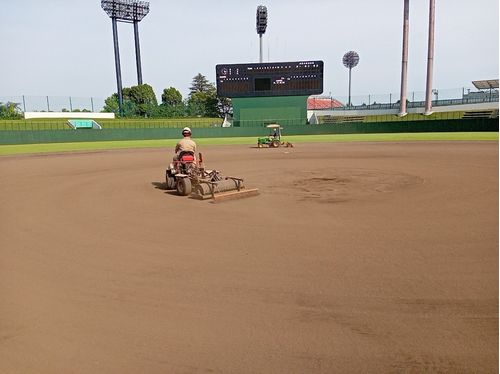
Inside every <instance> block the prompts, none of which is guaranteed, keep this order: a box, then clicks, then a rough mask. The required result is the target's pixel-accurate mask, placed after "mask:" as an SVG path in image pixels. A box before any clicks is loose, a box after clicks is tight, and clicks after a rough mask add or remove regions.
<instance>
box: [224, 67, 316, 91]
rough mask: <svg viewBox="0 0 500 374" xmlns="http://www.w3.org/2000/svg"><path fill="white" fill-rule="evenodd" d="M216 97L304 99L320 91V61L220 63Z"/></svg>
mask: <svg viewBox="0 0 500 374" xmlns="http://www.w3.org/2000/svg"><path fill="white" fill-rule="evenodd" d="M215 73H216V80H217V95H218V96H220V97H260V96H306V95H307V96H308V95H317V94H321V93H322V92H323V61H296V62H268V63H260V64H257V63H256V64H220V65H216V67H215Z"/></svg>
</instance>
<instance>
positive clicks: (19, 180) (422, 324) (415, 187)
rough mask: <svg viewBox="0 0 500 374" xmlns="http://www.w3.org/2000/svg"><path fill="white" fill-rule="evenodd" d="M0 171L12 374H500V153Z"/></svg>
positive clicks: (79, 164) (1, 329)
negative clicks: (187, 187)
mask: <svg viewBox="0 0 500 374" xmlns="http://www.w3.org/2000/svg"><path fill="white" fill-rule="evenodd" d="M200 151H201V152H203V155H204V159H205V163H206V166H207V167H208V168H215V169H218V170H220V171H222V172H223V174H224V175H231V176H237V177H242V178H244V179H245V183H246V185H247V186H248V187H257V188H259V190H260V195H259V196H257V197H252V198H248V199H242V200H235V201H228V202H224V203H221V204H213V203H210V202H208V201H198V200H195V199H190V198H186V197H179V196H176V195H175V194H174V193H173V192H169V191H165V190H163V189H161V187H162V182H163V181H164V179H163V178H164V170H165V168H166V166H167V164H168V162H169V161H170V160H171V156H172V150H170V149H148V150H126V151H124V150H119V151H107V152H89V153H73V154H58V155H34V156H18V157H2V158H0V172H1V175H2V177H1V180H0V209H1V210H0V214H1V226H0V300H1V302H0V372H1V373H9V374H13V373H16V374H17V373H23V374H29V373H37V374H48V373H50V374H53V373H120V374H127V373H130V374H132V373H133V374H136V373H148V374H149V373H390V372H397V373H401V372H405V373H423V372H425V373H431V372H432V373H433V372H446V373H462V372H474V373H491V372H497V371H498V358H499V357H498V350H499V347H498V227H499V225H498V224H499V222H498V207H499V205H498V203H499V202H498V196H499V191H498V178H499V175H498V142H408V143H318V144H298V145H297V146H296V147H295V148H286V149H285V148H278V149H257V148H253V147H248V146H218V147H215V146H206V147H203V149H200Z"/></svg>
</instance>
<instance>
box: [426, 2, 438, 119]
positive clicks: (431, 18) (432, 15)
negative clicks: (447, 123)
mask: <svg viewBox="0 0 500 374" xmlns="http://www.w3.org/2000/svg"><path fill="white" fill-rule="evenodd" d="M435 8H436V6H435V0H429V41H428V46H427V83H426V89H425V112H424V114H425V115H429V114H431V113H432V69H433V65H434V23H435V20H436V16H435Z"/></svg>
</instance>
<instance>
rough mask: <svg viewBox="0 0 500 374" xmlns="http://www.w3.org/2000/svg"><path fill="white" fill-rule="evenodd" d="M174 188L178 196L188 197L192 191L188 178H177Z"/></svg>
mask: <svg viewBox="0 0 500 374" xmlns="http://www.w3.org/2000/svg"><path fill="white" fill-rule="evenodd" d="M176 188H177V193H178V194H179V195H180V196H188V195H190V194H191V190H192V186H191V180H190V179H189V178H188V177H184V178H178V179H177V186H176Z"/></svg>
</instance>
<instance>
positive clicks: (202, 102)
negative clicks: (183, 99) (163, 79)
mask: <svg viewBox="0 0 500 374" xmlns="http://www.w3.org/2000/svg"><path fill="white" fill-rule="evenodd" d="M190 91H191V92H190V93H189V99H188V114H189V115H194V116H198V117H218V116H220V114H219V111H218V107H217V105H218V99H217V89H216V88H215V85H214V84H213V83H210V82H209V81H208V80H207V78H206V77H205V76H204V75H201V74H200V73H198V75H196V76H195V77H194V78H193V81H192V83H191V88H190Z"/></svg>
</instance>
